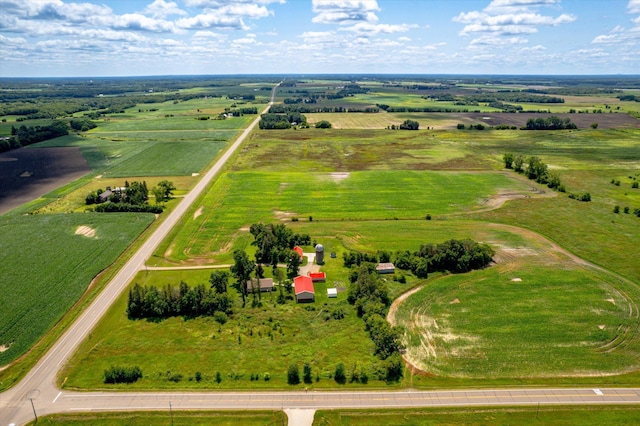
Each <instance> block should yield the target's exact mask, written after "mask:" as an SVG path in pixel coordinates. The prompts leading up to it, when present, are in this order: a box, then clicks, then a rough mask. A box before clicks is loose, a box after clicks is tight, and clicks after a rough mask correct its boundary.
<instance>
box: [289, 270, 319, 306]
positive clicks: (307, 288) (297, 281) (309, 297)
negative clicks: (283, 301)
mask: <svg viewBox="0 0 640 426" xmlns="http://www.w3.org/2000/svg"><path fill="white" fill-rule="evenodd" d="M293 287H294V288H295V291H296V302H298V303H302V302H313V301H315V290H314V288H313V281H311V278H310V277H305V276H298V277H295V278H294V279H293Z"/></svg>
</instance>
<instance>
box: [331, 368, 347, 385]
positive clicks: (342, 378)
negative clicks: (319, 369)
mask: <svg viewBox="0 0 640 426" xmlns="http://www.w3.org/2000/svg"><path fill="white" fill-rule="evenodd" d="M333 379H334V380H335V381H336V383H338V384H339V385H344V384H345V383H346V382H347V375H346V374H345V372H344V364H343V363H339V364H338V365H336V371H335V373H334V374H333Z"/></svg>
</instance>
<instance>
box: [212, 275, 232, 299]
mask: <svg viewBox="0 0 640 426" xmlns="http://www.w3.org/2000/svg"><path fill="white" fill-rule="evenodd" d="M209 282H210V283H211V288H213V289H215V290H216V292H217V293H219V294H222V293H226V292H227V285H228V284H229V273H228V272H227V271H213V272H212V273H211V276H210V277H209Z"/></svg>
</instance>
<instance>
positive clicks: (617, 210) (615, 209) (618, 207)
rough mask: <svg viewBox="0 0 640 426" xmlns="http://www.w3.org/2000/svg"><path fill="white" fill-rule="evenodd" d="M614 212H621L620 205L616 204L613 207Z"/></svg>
mask: <svg viewBox="0 0 640 426" xmlns="http://www.w3.org/2000/svg"><path fill="white" fill-rule="evenodd" d="M613 212H614V213H615V214H618V213H620V206H615V207H614V208H613Z"/></svg>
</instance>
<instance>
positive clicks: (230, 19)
mask: <svg viewBox="0 0 640 426" xmlns="http://www.w3.org/2000/svg"><path fill="white" fill-rule="evenodd" d="M176 26H178V28H184V29H205V28H232V29H241V30H248V29H249V27H247V25H245V23H244V21H243V20H242V18H238V17H237V16H224V15H220V14H218V13H203V14H200V15H196V16H193V17H189V18H182V19H178V20H177V21H176Z"/></svg>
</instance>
